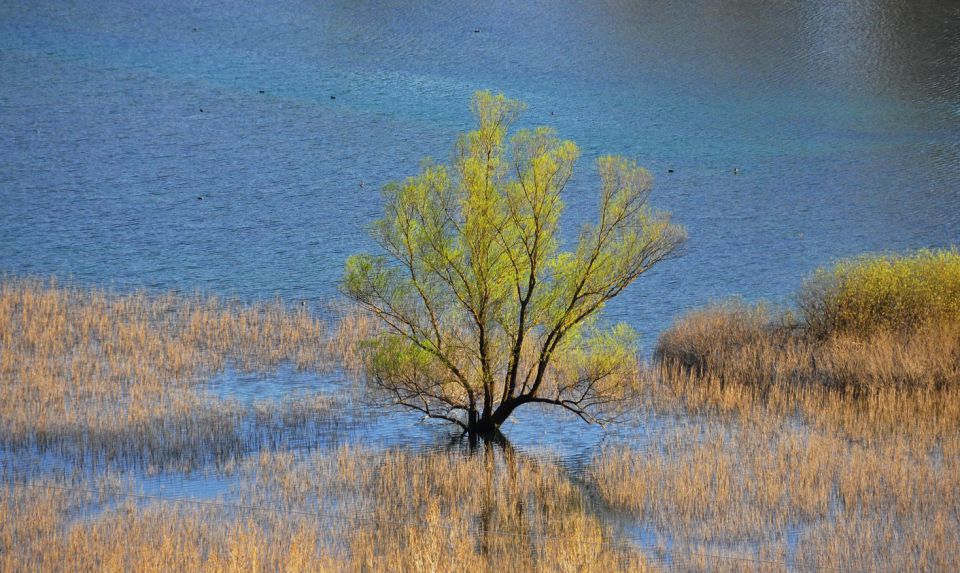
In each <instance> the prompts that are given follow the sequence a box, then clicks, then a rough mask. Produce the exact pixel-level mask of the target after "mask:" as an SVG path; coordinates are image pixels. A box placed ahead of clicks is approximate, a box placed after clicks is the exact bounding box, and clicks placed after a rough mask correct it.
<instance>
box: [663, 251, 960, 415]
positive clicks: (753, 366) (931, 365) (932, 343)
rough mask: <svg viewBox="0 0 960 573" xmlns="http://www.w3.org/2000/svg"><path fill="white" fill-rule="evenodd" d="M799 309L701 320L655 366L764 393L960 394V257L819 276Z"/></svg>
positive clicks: (690, 318)
mask: <svg viewBox="0 0 960 573" xmlns="http://www.w3.org/2000/svg"><path fill="white" fill-rule="evenodd" d="M798 301H799V304H798V306H799V317H798V318H794V317H793V315H792V314H791V313H790V312H789V311H781V312H772V311H771V310H769V309H768V308H767V307H765V306H764V305H762V304H761V305H757V306H750V305H747V304H744V303H742V302H726V303H721V304H715V305H712V306H709V307H707V308H705V309H701V310H697V311H694V312H692V313H690V314H688V315H686V316H684V317H681V318H680V319H679V320H678V321H677V322H676V323H675V324H674V325H673V326H672V327H670V328H669V329H668V330H667V331H665V332H664V333H663V334H662V335H661V336H660V339H659V341H658V343H657V348H656V352H655V359H656V360H657V362H658V363H659V364H660V365H661V366H662V367H663V370H664V372H666V373H667V376H675V375H676V374H681V373H682V374H683V375H685V376H697V377H711V378H713V379H715V380H717V381H719V383H720V384H721V385H725V384H730V383H738V384H742V385H745V386H751V387H757V388H761V389H769V388H770V387H772V386H779V387H782V388H811V387H815V388H826V389H829V390H840V391H843V392H844V393H848V394H852V395H856V396H863V395H865V394H871V393H875V392H876V391H880V390H890V389H895V390H898V391H899V390H909V391H914V390H932V391H939V390H944V389H947V388H950V389H958V388H960V253H958V252H957V251H956V250H948V251H920V252H918V253H916V254H913V255H907V256H878V257H862V258H858V259H853V260H850V261H842V262H840V263H838V264H836V265H835V266H834V267H833V268H831V269H821V270H819V271H817V272H816V273H815V274H814V275H813V277H812V278H811V279H809V280H808V281H806V282H805V283H804V285H803V287H802V288H801V290H800V293H799V296H798ZM671 372H673V373H674V374H670V373H671Z"/></svg>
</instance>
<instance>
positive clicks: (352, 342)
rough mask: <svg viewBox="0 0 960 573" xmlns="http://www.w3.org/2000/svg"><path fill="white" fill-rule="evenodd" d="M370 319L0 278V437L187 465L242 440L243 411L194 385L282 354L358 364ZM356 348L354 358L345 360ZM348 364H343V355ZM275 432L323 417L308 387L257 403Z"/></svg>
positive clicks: (235, 447) (272, 362)
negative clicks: (334, 321)
mask: <svg viewBox="0 0 960 573" xmlns="http://www.w3.org/2000/svg"><path fill="white" fill-rule="evenodd" d="M369 327H370V324H369V323H368V322H365V320H364V318H363V317H362V316H361V315H357V314H356V313H345V318H344V320H343V321H341V324H340V326H339V328H338V330H337V331H335V332H332V333H331V332H328V329H327V327H326V325H325V323H324V322H322V321H320V320H318V319H317V318H315V317H313V316H312V315H311V314H309V313H308V312H307V311H306V310H305V309H302V308H299V309H294V310H291V309H288V308H286V307H285V306H284V305H283V304H282V303H280V302H279V301H276V302H271V303H260V304H253V305H241V304H239V303H236V302H224V301H220V300H219V299H217V298H216V297H201V296H193V297H184V296H176V295H173V294H167V295H160V296H152V295H147V294H144V293H134V294H129V295H115V294H109V293H106V292H104V291H100V290H87V289H79V288H74V287H69V286H68V287H65V286H61V285H58V284H57V283H56V282H55V281H52V280H51V281H49V282H41V281H37V280H21V279H10V280H5V281H4V282H3V283H2V284H0V380H2V384H0V444H2V445H4V446H7V447H13V448H32V447H38V448H40V449H41V450H43V451H54V452H56V453H60V454H63V455H66V456H70V457H72V458H76V459H79V460H82V459H84V458H85V457H92V458H94V459H100V458H105V459H108V460H109V459H115V458H118V457H121V458H123V457H128V458H134V459H138V458H142V459H144V460H145V461H146V463H148V464H157V463H164V462H166V461H173V462H176V463H183V464H186V465H188V466H189V465H191V464H193V463H195V462H197V461H199V458H203V457H209V456H210V455H217V456H223V455H231V454H235V453H237V452H239V451H241V450H243V449H245V448H247V449H248V448H249V446H250V444H247V443H245V442H246V440H245V438H244V435H243V434H244V433H243V431H242V428H243V426H244V424H245V421H246V420H247V419H248V417H249V416H248V411H247V409H246V408H244V407H241V406H240V405H239V404H237V403H235V402H233V401H230V400H217V399H215V398H213V397H211V396H208V395H205V394H203V393H202V392H200V391H198V389H197V387H196V385H197V382H198V381H201V380H203V379H204V378H206V377H209V376H212V375H213V374H215V373H217V372H221V371H223V370H224V369H225V368H227V367H228V366H230V367H232V368H236V369H239V370H243V371H256V372H265V371H269V370H272V369H275V368H276V367H277V366H278V365H280V364H282V363H292V364H294V365H295V366H296V367H297V368H299V369H304V370H312V371H317V372H323V371H328V370H330V369H331V368H333V367H335V366H338V365H344V366H346V367H348V368H350V367H353V366H352V365H354V364H355V363H357V360H356V358H354V359H353V361H352V362H349V361H350V360H351V358H350V357H351V356H352V354H351V353H355V349H356V348H357V344H356V341H357V340H359V339H360V338H362V336H363V333H364V329H368V328H369ZM354 356H355V355H354ZM342 360H347V361H348V362H342ZM256 410H257V412H258V413H259V414H260V415H259V416H258V419H259V420H260V421H261V422H264V423H267V424H268V426H269V427H274V428H277V430H278V431H280V430H283V429H290V427H291V426H293V425H297V424H303V423H306V422H307V421H310V420H313V421H321V420H323V419H324V418H326V417H329V415H330V413H331V408H330V405H329V403H328V401H326V400H323V399H319V398H317V397H316V396H313V397H310V396H307V397H302V396H301V397H296V398H295V399H290V400H287V401H285V402H284V403H280V404H277V403H270V402H264V403H262V404H259V405H258V406H257V408H256Z"/></svg>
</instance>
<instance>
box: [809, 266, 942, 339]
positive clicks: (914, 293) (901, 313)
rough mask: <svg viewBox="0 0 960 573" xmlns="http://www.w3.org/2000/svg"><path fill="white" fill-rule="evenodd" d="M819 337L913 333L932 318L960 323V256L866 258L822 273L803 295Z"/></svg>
mask: <svg viewBox="0 0 960 573" xmlns="http://www.w3.org/2000/svg"><path fill="white" fill-rule="evenodd" d="M799 302H800V305H801V307H802V309H803V311H804V317H805V319H806V320H807V322H808V323H809V324H810V326H811V327H812V328H813V329H814V330H815V331H816V332H818V333H819V334H822V335H826V334H829V333H831V332H833V331H845V332H853V333H858V334H869V333H871V332H873V331H876V330H884V329H893V330H912V329H915V328H917V327H919V326H921V325H922V324H923V323H925V322H927V321H930V320H960V253H958V252H957V251H956V249H951V250H939V251H927V250H924V251H918V252H916V253H913V254H911V255H905V256H897V255H891V256H865V257H860V258H857V259H852V260H846V261H840V262H838V263H837V264H836V265H834V266H833V268H830V269H819V270H818V271H816V273H814V275H813V277H811V278H810V279H809V280H807V281H806V282H805V283H804V286H803V289H802V291H801V294H800V296H799Z"/></svg>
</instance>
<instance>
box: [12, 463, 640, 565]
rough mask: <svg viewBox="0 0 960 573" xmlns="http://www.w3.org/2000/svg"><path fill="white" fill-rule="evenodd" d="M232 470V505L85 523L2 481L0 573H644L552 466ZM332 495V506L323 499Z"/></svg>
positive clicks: (150, 508) (73, 499)
mask: <svg viewBox="0 0 960 573" xmlns="http://www.w3.org/2000/svg"><path fill="white" fill-rule="evenodd" d="M237 471H238V473H239V475H241V476H242V477H243V478H244V479H243V480H241V486H240V489H239V491H238V492H237V498H236V500H235V501H234V502H233V503H234V505H225V506H223V507H214V506H199V507H198V506H191V505H189V504H182V505H177V504H172V503H167V504H163V505H160V504H152V505H146V506H138V505H135V504H134V503H133V502H130V503H127V504H124V505H121V506H120V507H118V508H116V509H111V510H108V511H106V512H104V513H101V514H98V515H96V516H94V517H92V518H87V519H76V518H70V517H68V516H69V515H71V508H76V507H82V506H83V504H85V503H88V502H89V501H90V495H89V494H87V493H74V492H71V491H69V490H60V489H55V490H52V491H45V490H43V489H42V488H32V487H30V486H28V485H11V484H8V485H7V487H6V488H5V489H4V490H0V569H2V570H5V571H6V570H9V571H18V570H31V571H58V570H62V569H64V568H68V569H70V570H73V571H129V570H137V571H383V572H387V571H390V572H393V571H422V572H432V571H449V570H453V569H457V570H461V569H468V570H474V571H502V570H513V571H531V570H539V571H564V572H571V573H572V572H579V571H585V572H590V571H597V572H599V571H603V572H605V573H606V572H611V571H614V572H615V571H644V570H650V567H651V566H650V564H649V563H648V562H647V561H645V560H644V558H643V556H642V555H641V554H640V553H639V552H637V551H636V550H632V549H630V548H628V547H626V546H624V545H622V544H617V543H615V542H614V538H613V537H612V534H611V532H610V531H609V530H608V528H606V527H604V526H603V525H602V524H601V523H600V522H599V521H598V520H597V518H596V517H593V516H592V515H590V514H589V513H588V512H587V511H586V510H585V506H586V501H585V499H584V498H583V497H582V495H581V493H580V491H579V489H578V488H577V487H576V486H575V485H573V484H572V483H571V482H570V480H569V479H568V478H567V477H566V476H565V475H564V474H563V472H562V471H561V470H560V469H559V468H557V467H556V466H554V465H551V464H548V463H547V464H544V463H538V462H530V461H529V460H527V461H524V460H521V459H519V458H518V457H515V456H512V455H508V454H504V453H502V452H494V451H487V452H486V453H483V454H479V455H473V456H469V457H464V456H462V455H459V454H449V453H434V454H428V455H412V454H408V453H402V452H390V453H387V454H386V455H373V454H369V453H365V452H362V451H356V450H340V451H337V452H332V453H328V454H312V455H310V456H308V457H306V458H295V457H293V456H291V455H290V454H280V453H269V452H264V453H262V454H261V455H260V457H259V458H257V459H252V460H247V461H244V462H242V463H241V464H240V466H239V467H238V468H237ZM39 485H44V484H43V482H40V483H39ZM111 491H112V490H111ZM105 495H106V496H107V497H109V495H110V494H109V493H107V494H105ZM331 497H335V498H337V499H338V500H339V501H338V503H337V504H334V505H329V504H324V503H323V502H322V501H321V500H323V499H328V500H329V499H330V498H331ZM359 500H363V502H362V503H361V502H360V501H359ZM355 504H356V505H355ZM238 506H242V508H241V507H238ZM254 506H257V507H264V508H270V509H269V510H267V509H264V510H262V511H261V510H251V508H252V507H254ZM358 510H361V511H358Z"/></svg>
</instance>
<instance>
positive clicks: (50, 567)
mask: <svg viewBox="0 0 960 573" xmlns="http://www.w3.org/2000/svg"><path fill="white" fill-rule="evenodd" d="M339 315H340V316H342V317H344V319H343V320H340V321H339V322H334V323H329V324H328V323H325V322H324V321H322V320H320V319H319V318H317V317H316V316H313V315H311V314H310V313H308V312H306V311H305V310H303V309H301V308H297V307H288V306H286V305H284V304H282V303H272V304H268V305H252V306H247V305H238V304H234V303H230V302H223V301H215V300H212V299H206V298H203V297H180V296H175V295H163V296H154V295H146V294H136V295H123V296H119V295H111V294H107V293H102V292H95V291H88V290H82V289H74V288H65V287H61V286H56V285H52V284H48V283H40V282H31V281H8V282H6V283H4V285H3V287H2V289H0V321H2V325H3V328H2V331H0V332H3V339H2V344H3V346H2V348H3V354H2V360H3V362H2V368H3V370H2V376H3V386H2V388H0V392H3V393H4V396H3V397H4V400H3V406H2V407H3V408H4V416H3V426H2V427H0V474H2V476H3V485H2V489H0V569H3V570H11V571H19V570H40V571H56V570H61V569H63V568H65V567H68V568H69V569H71V570H91V571H93V570H97V571H99V570H118V571H119V570H130V569H137V570H148V571H149V570H171V569H173V570H209V571H241V570H242V571H275V570H287V571H311V570H319V571H361V570H363V571H395V570H408V571H417V570H421V571H433V570H445V569H446V568H456V569H463V568H470V569H474V570H481V571H486V570H491V571H492V570H502V567H503V566H504V564H507V565H509V566H510V567H513V569H514V570H521V571H522V570H542V571H590V570H597V571H599V570H604V571H635V570H640V571H643V570H655V571H656V570H683V571H717V570H730V571H812V570H823V569H830V568H843V569H844V570H848V569H849V570H889V571H895V570H902V569H903V568H912V567H919V568H923V569H928V570H943V569H947V568H949V566H950V564H952V563H955V562H956V561H957V560H958V559H960V555H958V554H957V549H956V548H957V547H960V537H958V528H957V527H956V523H957V522H958V520H960V515H958V513H957V512H958V508H960V478H958V476H960V465H958V464H960V431H958V428H957V425H956V423H955V422H956V420H957V418H956V417H955V414H951V413H950V412H951V411H952V410H949V408H952V407H953V406H951V405H950V404H953V402H950V401H944V400H943V399H942V398H943V396H942V395H937V396H933V395H930V394H927V398H926V399H925V401H924V400H923V399H921V398H920V397H918V398H917V399H916V400H915V401H914V402H913V403H912V404H913V407H914V408H915V411H914V414H915V415H916V416H917V417H918V418H920V419H921V420H928V421H929V422H918V423H916V424H913V425H903V431H896V429H897V423H898V421H899V422H902V415H900V416H901V417H900V418H896V417H890V416H891V415H892V414H890V413H891V412H896V411H897V410H896V409H895V408H893V407H892V406H891V404H896V403H898V402H896V401H894V402H887V401H885V400H874V401H869V400H868V401H863V400H859V401H854V398H853V397H843V396H841V395H837V394H810V395H809V396H808V397H807V398H803V399H801V397H798V396H799V395H797V394H792V395H791V394H787V393H782V394H779V395H777V394H776V393H775V392H767V393H766V394H765V395H764V399H763V400H761V399H759V397H758V396H759V395H758V394H757V393H755V392H752V391H748V390H747V389H745V388H743V387H740V386H738V385H736V384H728V383H725V384H719V383H716V384H714V383H710V382H705V381H704V380H703V379H702V377H701V376H699V375H690V374H688V375H687V376H686V377H673V378H671V377H669V376H666V375H665V374H666V372H665V371H660V372H658V371H657V370H656V369H653V368H644V369H642V370H641V375H640V376H639V377H638V379H637V381H636V382H637V384H638V386H639V388H640V390H641V391H640V396H641V397H640V398H639V401H638V403H637V404H636V408H635V412H634V415H633V417H632V418H630V419H628V420H626V421H625V423H624V424H622V425H618V426H611V427H610V428H607V429H605V430H599V429H596V428H591V427H587V426H584V425H580V424H578V423H577V422H576V420H575V419H573V417H572V416H571V417H569V418H568V419H566V418H563V417H556V416H555V415H554V414H551V413H550V412H539V411H531V412H529V414H525V415H524V417H522V418H520V421H518V422H517V423H516V424H513V425H509V424H508V426H507V427H506V428H505V433H506V434H507V436H508V438H513V439H514V442H515V445H516V447H511V446H509V445H507V446H505V447H504V446H496V445H489V446H486V447H485V446H484V445H482V444H480V445H479V446H471V445H470V443H469V442H468V441H464V440H459V439H457V436H456V434H450V433H447V432H446V431H445V430H444V429H443V428H441V427H437V426H431V425H423V424H416V422H417V419H416V418H415V417H410V416H406V415H404V414H395V413H392V414H387V413H384V412H381V411H379V410H370V409H367V408H366V407H365V406H363V401H362V391H361V387H360V386H359V385H357V384H356V383H355V382H354V381H353V377H351V376H347V375H346V372H347V371H349V370H351V369H356V366H357V365H358V363H359V362H358V354H356V350H357V345H356V341H357V340H359V339H360V338H362V336H363V335H364V334H365V333H368V332H369V330H368V329H369V328H370V325H369V324H366V323H364V322H363V320H362V319H361V317H359V316H358V315H356V314H352V313H349V312H341V313H339ZM778 396H779V397H778ZM11 399H12V400H18V401H19V402H18V404H19V405H18V406H16V407H15V406H14V405H12V403H11V402H10V400H11ZM790 404H793V410H794V411H793V412H790V409H791V408H790ZM18 409H19V410H21V411H23V412H27V413H30V414H31V415H29V416H28V415H26V414H22V413H20V412H18V411H17V410H18ZM797 409H799V411H800V412H801V415H799V416H798V415H796V411H797ZM43 412H51V413H53V414H55V415H46V416H43V415H41V416H37V415H35V414H42V413H43ZM815 412H816V415H814V413H815ZM938 412H939V413H938ZM541 416H542V419H541V420H540V421H539V422H536V421H535V420H537V419H538V417H541ZM951 416H953V417H951ZM878 420H879V421H881V422H884V421H886V423H885V424H878ZM951 420H952V422H951ZM538 424H539V425H538ZM398 427H402V428H404V429H405V431H404V433H403V435H402V437H401V434H400V433H399V432H397V428H398ZM546 428H553V429H554V431H555V432H556V433H555V434H549V432H547V431H546ZM557 428H559V430H557ZM537 432H539V433H541V434H546V435H548V436H549V440H551V441H555V442H557V443H559V444H560V446H558V447H554V448H553V450H554V451H553V452H552V453H551V452H550V450H549V448H543V447H538V444H541V445H543V444H544V442H542V441H541V442H537V441H536V440H533V439H531V438H530V434H533V433H537ZM563 435H567V436H568V437H567V439H566V440H564V438H563ZM562 442H566V444H565V445H566V448H564V447H563V446H564V444H563V443H562Z"/></svg>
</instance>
